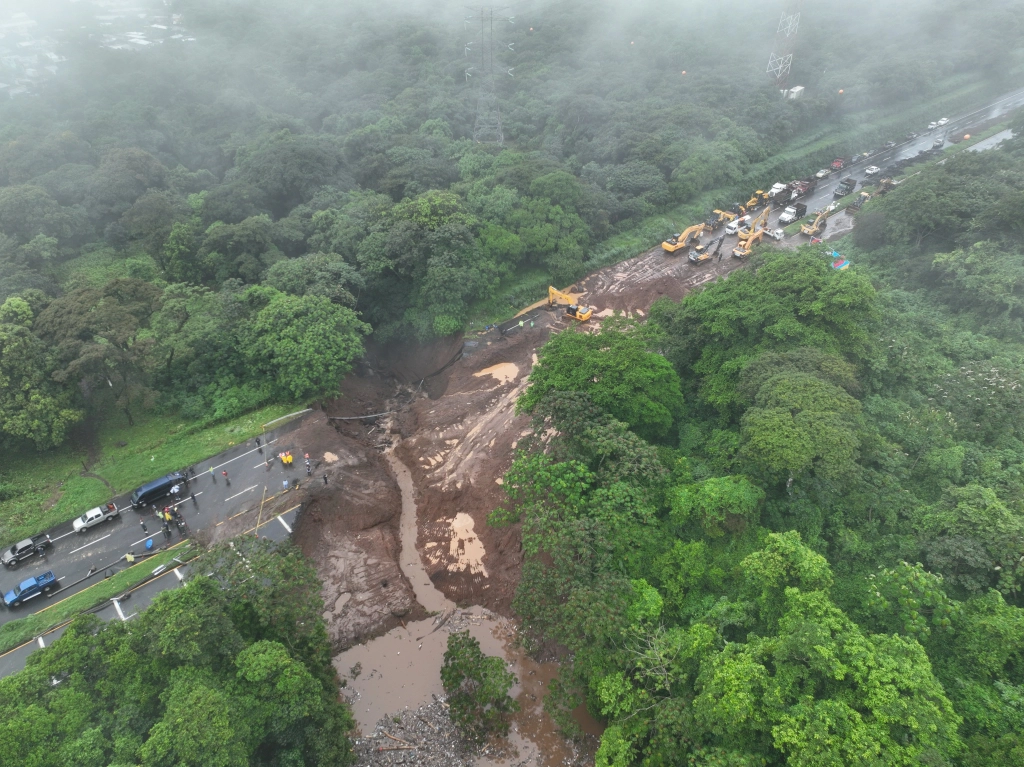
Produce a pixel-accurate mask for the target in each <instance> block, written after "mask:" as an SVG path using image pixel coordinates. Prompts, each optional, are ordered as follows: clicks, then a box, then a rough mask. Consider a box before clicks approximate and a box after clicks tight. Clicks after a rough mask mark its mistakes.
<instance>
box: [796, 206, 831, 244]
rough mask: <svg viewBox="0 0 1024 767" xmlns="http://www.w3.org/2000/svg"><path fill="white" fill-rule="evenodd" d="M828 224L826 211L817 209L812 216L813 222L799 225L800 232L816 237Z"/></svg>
mask: <svg viewBox="0 0 1024 767" xmlns="http://www.w3.org/2000/svg"><path fill="white" fill-rule="evenodd" d="M827 225H828V211H826V210H824V209H822V210H819V211H818V215H817V216H815V217H814V223H812V224H802V225H801V226H800V233H801V234H806V235H809V236H811V237H816V236H817V235H818V234H820V233H821V232H822V231H823V230H824V229H825V227H826V226H827Z"/></svg>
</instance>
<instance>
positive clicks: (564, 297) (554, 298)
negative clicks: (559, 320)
mask: <svg viewBox="0 0 1024 767" xmlns="http://www.w3.org/2000/svg"><path fill="white" fill-rule="evenodd" d="M559 301H564V302H565V303H566V304H568V305H567V306H566V307H565V316H566V317H569V318H570V319H574V320H578V321H579V322H586V321H587V320H589V319H590V317H591V315H593V313H594V309H593V308H592V307H590V306H582V305H581V304H579V303H577V301H576V299H575V298H574V297H573V296H570V295H569V294H568V293H563V292H562V291H560V290H559V289H558V288H556V287H553V286H551V285H549V286H548V306H554V305H555V304H556V303H558V302H559Z"/></svg>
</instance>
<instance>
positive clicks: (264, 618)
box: [0, 538, 353, 767]
mask: <svg viewBox="0 0 1024 767" xmlns="http://www.w3.org/2000/svg"><path fill="white" fill-rule="evenodd" d="M197 567H198V568H199V569H198V570H197V572H201V573H202V574H201V575H196V576H195V577H193V578H192V579H190V581H189V583H188V585H187V586H185V587H183V588H179V589H173V590H170V591H165V592H163V593H162V594H160V595H159V596H158V597H157V598H156V600H155V601H154V602H153V604H152V605H151V606H150V607H149V608H148V609H146V610H145V611H143V612H142V613H140V614H139V615H138V616H137V617H135V618H133V619H132V620H131V621H129V622H127V623H122V622H120V621H113V622H110V623H102V622H101V621H99V620H98V619H96V618H95V617H93V616H83V617H81V618H78V619H77V620H75V621H74V622H73V623H72V624H71V626H69V627H68V629H67V631H66V632H65V633H64V635H63V636H62V637H61V638H60V639H59V640H58V641H57V642H55V643H54V644H53V645H52V646H51V647H50V648H49V649H48V650H47V651H45V652H38V653H35V654H33V655H32V656H30V658H29V661H28V666H27V668H26V669H25V670H24V671H22V672H21V673H19V674H16V675H14V676H11V677H8V678H6V679H3V680H0V709H2V712H0V713H2V716H0V742H2V743H3V744H4V761H5V763H10V764H33V765H39V767H49V766H50V765H52V766H53V767H66V766H67V765H82V766H83V767H85V766H86V765H90V766H91V765H120V764H124V765H128V764H133V765H147V766H152V767H156V766H157V765H178V766H180V767H211V766H215V765H220V766H221V767H232V766H233V765H282V764H302V765H322V767H339V766H341V767H343V766H344V765H346V764H349V763H350V762H351V760H352V759H351V752H350V747H349V741H348V733H349V732H350V731H351V729H352V727H353V724H352V719H351V716H350V714H349V712H348V709H347V707H346V706H345V705H344V704H343V703H341V702H340V701H339V699H338V679H337V674H336V672H335V670H334V668H333V666H331V651H330V643H329V641H328V638H327V631H326V629H325V628H324V623H323V619H322V618H321V613H322V611H323V604H322V602H321V600H320V596H319V594H320V589H319V582H318V581H317V578H316V573H315V572H314V571H313V569H312V567H311V566H310V565H309V564H308V563H307V562H306V561H305V560H304V559H303V558H302V556H301V554H299V553H298V551H297V550H295V549H294V548H292V547H291V546H290V545H284V546H281V547H277V546H274V545H272V544H269V543H268V542H267V541H265V540H260V539H256V538H245V539H243V540H240V541H237V542H235V544H234V545H233V546H219V547H217V548H214V549H212V550H210V551H209V552H207V553H206V554H204V555H203V556H202V558H201V559H200V560H199V562H197ZM254 570H255V571H258V572H259V573H260V575H261V577H260V578H258V579H254V578H253V577H252V573H253V571H254Z"/></svg>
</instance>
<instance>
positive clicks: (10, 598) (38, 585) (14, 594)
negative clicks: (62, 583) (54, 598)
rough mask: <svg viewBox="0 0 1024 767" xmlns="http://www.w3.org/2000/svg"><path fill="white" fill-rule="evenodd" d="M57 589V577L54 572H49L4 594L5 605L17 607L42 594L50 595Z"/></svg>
mask: <svg viewBox="0 0 1024 767" xmlns="http://www.w3.org/2000/svg"><path fill="white" fill-rule="evenodd" d="M55 588H57V577H56V576H55V575H54V574H53V571H52V570H47V571H46V572H45V573H43V574H42V575H37V576H35V577H34V578H29V579H28V580H25V581H22V582H21V583H19V584H18V585H17V586H15V587H14V588H13V589H11V590H10V591H8V592H7V593H6V594H4V604H5V605H7V606H8V607H17V606H18V605H20V604H21V603H22V602H27V601H28V600H30V599H34V598H35V597H37V596H39V595H40V594H49V593H50V592H51V591H53V590H54V589H55Z"/></svg>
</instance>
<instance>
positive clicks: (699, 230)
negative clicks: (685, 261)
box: [661, 224, 710, 253]
mask: <svg viewBox="0 0 1024 767" xmlns="http://www.w3.org/2000/svg"><path fill="white" fill-rule="evenodd" d="M705 228H710V227H707V225H706V224H694V225H693V226H691V227H690V228H689V229H684V230H683V231H682V232H680V233H679V234H677V235H676V236H675V237H670V238H669V239H667V240H666V241H665V242H663V243H661V247H662V248H663V249H664V250H665V252H666V253H675V252H676V251H677V250H682V249H683V248H685V247H686V246H687V245H689V240H690V237H691V236H692V237H693V238H694V239H700V236H701V235H702V234H704V229H705Z"/></svg>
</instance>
